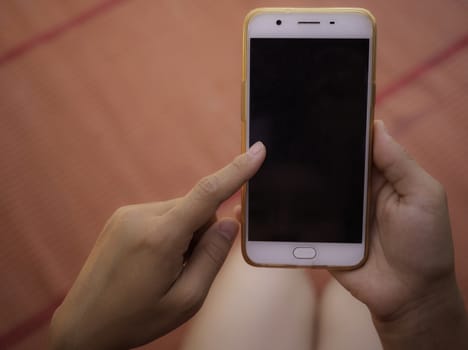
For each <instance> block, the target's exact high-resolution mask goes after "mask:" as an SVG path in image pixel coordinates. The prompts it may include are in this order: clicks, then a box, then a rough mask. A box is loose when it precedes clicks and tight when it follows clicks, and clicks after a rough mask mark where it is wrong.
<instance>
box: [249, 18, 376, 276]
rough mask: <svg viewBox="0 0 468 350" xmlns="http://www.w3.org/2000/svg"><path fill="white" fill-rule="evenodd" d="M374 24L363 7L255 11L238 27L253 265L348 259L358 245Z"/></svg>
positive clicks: (338, 264) (361, 250) (364, 215)
mask: <svg viewBox="0 0 468 350" xmlns="http://www.w3.org/2000/svg"><path fill="white" fill-rule="evenodd" d="M374 57H375V22H374V20H373V17H372V16H371V15H370V14H369V12H367V11H365V10H362V9H258V10H254V11H252V12H251V13H250V14H249V15H248V16H247V17H246V21H245V26H244V65H243V67H244V69H243V86H244V89H243V95H244V99H243V101H244V105H243V118H242V122H243V132H244V134H243V136H244V137H243V138H244V140H243V147H244V149H246V148H248V147H249V145H250V144H252V143H253V142H255V141H257V140H262V141H263V142H264V143H265V146H266V148H267V158H266V160H265V163H264V164H263V166H262V168H261V169H260V171H259V172H258V174H257V175H256V176H255V177H254V178H253V179H252V180H251V181H249V183H248V185H247V186H246V188H245V191H244V193H243V225H242V229H243V245H242V247H243V253H244V257H245V259H246V260H247V261H248V262H249V263H250V264H253V265H257V266H313V267H327V268H351V267H357V266H359V265H360V264H362V263H363V262H364V261H365V258H366V253H367V244H366V242H367V230H368V210H369V204H368V198H369V173H370V169H371V166H370V159H371V136H372V113H373V93H374V66H375V63H374V61H375V58H374Z"/></svg>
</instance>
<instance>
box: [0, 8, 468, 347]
mask: <svg viewBox="0 0 468 350" xmlns="http://www.w3.org/2000/svg"><path fill="white" fill-rule="evenodd" d="M288 5H289V6H361V7H366V8H368V9H370V10H371V11H372V12H373V13H374V15H375V16H376V18H377V23H378V54H377V62H378V64H377V86H378V88H377V95H378V98H377V108H376V117H378V118H382V119H384V120H385V121H386V124H387V126H388V128H389V129H390V131H391V132H392V133H393V134H394V135H395V137H396V138H397V139H398V140H399V141H400V142H401V143H403V144H404V146H405V147H406V148H407V149H408V150H409V152H410V153H412V154H413V155H414V157H415V158H416V159H417V160H418V161H419V162H420V163H421V164H422V165H423V166H424V167H426V168H427V169H428V170H429V172H431V173H432V174H433V175H434V176H435V177H437V178H438V179H439V180H440V181H441V182H442V183H443V184H444V185H445V186H446V189H447V191H448V194H449V202H450V209H451V216H452V225H453V233H454V240H455V250H456V263H457V275H458V279H459V282H460V285H461V287H462V289H463V292H464V297H465V300H468V269H467V266H468V254H466V251H467V249H468V238H467V236H466V232H467V231H466V230H467V227H468V216H467V213H468V180H467V179H468V163H467V159H468V138H467V137H468V116H467V112H466V110H467V109H468V99H467V98H466V96H467V90H468V15H467V14H468V3H467V2H466V1H461V0H444V1H442V0H439V1H436V0H430V1H422V0H420V1H405V0H395V1H391V2H389V1H387V2H384V1H371V0H369V1H345V2H342V1H341V2H338V1H294V2H291V1H287V0H284V1H281V2H279V1H247V0H242V1H227V0H226V1H209V0H203V1H189V0H183V1H181V0H165V1H164V0H160V1H149V0H109V1H97V0H82V1H79V2H77V1H71V0H65V1H64V0H60V1H59V0H37V1H26V0H16V1H15V0H4V1H1V2H0V193H1V195H0V225H1V226H0V227H1V228H0V230H1V231H0V276H1V286H2V287H1V288H0V348H2V349H3V348H5V349H6V348H11V349H38V348H42V347H44V346H45V345H44V344H45V343H46V339H47V327H46V326H47V323H48V320H49V319H50V316H51V315H52V312H53V310H54V308H55V307H56V306H57V305H58V304H59V303H60V301H61V299H62V298H63V296H64V295H65V293H66V291H67V290H68V288H69V287H70V285H71V283H72V282H73V280H74V279H75V277H76V274H77V273H78V271H79V269H80V266H81V265H82V263H83V262H84V259H85V258H86V256H87V254H88V252H89V250H90V248H91V246H92V245H93V242H94V240H95V238H96V236H97V235H98V233H99V231H100V230H101V228H102V226H103V224H104V222H105V220H106V219H107V218H108V217H109V216H110V214H111V213H112V212H113V211H114V209H115V208H117V207H118V206H121V205H124V204H128V203H134V202H142V201H153V200H159V199H165V198H169V197H174V196H177V195H181V194H183V193H184V192H185V191H186V190H188V189H189V188H190V187H191V186H192V185H193V183H194V182H195V181H196V180H197V179H198V178H199V177H201V176H203V175H206V174H207V173H209V172H211V171H213V170H214V169H216V168H218V167H220V166H221V165H223V164H224V163H225V162H227V161H229V160H230V159H231V157H233V156H234V155H235V154H236V153H237V152H238V151H239V149H240V122H239V118H240V77H241V28H242V21H243V17H244V15H245V14H246V12H247V11H248V10H249V9H251V8H254V7H259V6H288ZM313 275H314V277H315V278H319V279H322V280H323V279H324V278H327V277H326V273H325V272H318V273H317V272H314V273H313ZM183 332H184V327H182V329H179V330H177V331H175V332H173V333H171V334H170V335H168V336H166V337H164V338H162V339H160V340H158V341H157V342H155V343H153V344H151V345H149V346H148V347H147V348H149V349H150V348H155V349H156V348H158V349H176V348H177V344H179V339H180V338H181V336H183Z"/></svg>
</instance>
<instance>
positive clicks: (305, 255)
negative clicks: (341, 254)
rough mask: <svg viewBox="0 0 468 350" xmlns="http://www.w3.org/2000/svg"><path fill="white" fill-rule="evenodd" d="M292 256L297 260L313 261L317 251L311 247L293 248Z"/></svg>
mask: <svg viewBox="0 0 468 350" xmlns="http://www.w3.org/2000/svg"><path fill="white" fill-rule="evenodd" d="M293 255H294V257H295V258H297V259H313V258H315V256H316V255H317V251H316V250H315V249H314V248H312V247H298V248H294V250H293Z"/></svg>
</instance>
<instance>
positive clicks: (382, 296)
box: [332, 121, 468, 350]
mask: <svg viewBox="0 0 468 350" xmlns="http://www.w3.org/2000/svg"><path fill="white" fill-rule="evenodd" d="M374 130H375V131H374V147H373V148H374V152H373V158H374V165H375V169H374V171H373V174H372V203H373V204H372V205H373V210H372V212H373V215H372V218H371V225H370V248H369V257H368V260H367V262H366V264H364V265H363V266H361V267H360V268H359V269H356V270H352V271H332V274H333V275H334V277H335V278H336V279H337V280H338V282H340V283H341V284H342V285H343V286H344V287H345V288H346V289H348V290H349V291H350V292H351V294H353V295H354V296H355V297H356V298H357V299H359V300H360V301H362V302H363V303H364V304H366V305H367V307H368V308H369V311H370V312H371V314H372V317H373V320H374V324H375V326H376V328H377V331H378V333H379V336H380V339H381V341H382V343H383V345H384V348H385V349H387V348H388V349H401V350H404V349H427V348H431V347H432V346H434V348H439V347H438V346H435V344H439V346H440V348H442V347H443V348H449V349H466V348H468V338H467V337H466V334H467V331H468V320H467V315H466V311H465V309H464V306H463V299H462V297H461V295H460V290H459V288H458V286H457V282H456V278H455V271H454V254H453V242H452V237H451V232H450V221H449V214H448V208H447V199H446V194H445V191H444V189H443V187H442V186H441V185H440V183H438V182H437V181H436V180H435V179H433V178H432V177H431V176H430V175H429V174H428V173H426V172H425V171H424V169H422V168H421V167H420V166H419V165H418V164H417V163H416V162H415V161H414V160H413V159H411V158H410V157H409V156H408V155H407V153H406V152H405V151H404V150H403V148H402V147H401V146H400V145H399V144H398V143H397V142H396V141H395V140H394V139H393V138H392V137H391V136H390V135H389V134H388V133H387V131H386V130H385V127H384V125H383V123H382V122H380V121H379V122H376V123H375V128H374Z"/></svg>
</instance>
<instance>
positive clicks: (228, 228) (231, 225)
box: [218, 220, 239, 241]
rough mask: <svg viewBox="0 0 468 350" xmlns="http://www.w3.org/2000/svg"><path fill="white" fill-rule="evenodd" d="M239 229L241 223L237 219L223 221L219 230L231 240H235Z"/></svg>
mask: <svg viewBox="0 0 468 350" xmlns="http://www.w3.org/2000/svg"><path fill="white" fill-rule="evenodd" d="M238 229H239V225H238V224H237V222H235V221H230V220H226V221H221V222H220V223H219V225H218V232H219V233H220V234H221V235H223V236H224V237H226V238H227V239H228V240H230V241H232V240H234V238H235V237H236V235H237V230H238Z"/></svg>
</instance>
